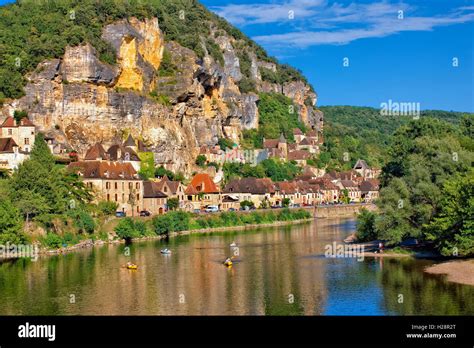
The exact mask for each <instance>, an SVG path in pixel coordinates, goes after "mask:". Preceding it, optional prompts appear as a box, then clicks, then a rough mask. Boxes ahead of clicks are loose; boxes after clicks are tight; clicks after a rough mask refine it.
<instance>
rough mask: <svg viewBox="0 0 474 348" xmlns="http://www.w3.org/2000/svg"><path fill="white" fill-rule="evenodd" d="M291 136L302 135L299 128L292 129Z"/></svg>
mask: <svg viewBox="0 0 474 348" xmlns="http://www.w3.org/2000/svg"><path fill="white" fill-rule="evenodd" d="M293 135H303V132H302V131H301V129H299V128H294V129H293Z"/></svg>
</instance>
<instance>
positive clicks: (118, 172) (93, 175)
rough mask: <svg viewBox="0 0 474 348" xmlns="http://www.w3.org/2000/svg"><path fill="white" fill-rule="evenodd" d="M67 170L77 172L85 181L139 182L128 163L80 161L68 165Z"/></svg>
mask: <svg viewBox="0 0 474 348" xmlns="http://www.w3.org/2000/svg"><path fill="white" fill-rule="evenodd" d="M68 169H70V170H72V171H75V172H78V173H79V174H80V175H82V176H83V177H84V178H86V179H106V180H139V176H138V174H137V172H136V171H135V169H134V168H133V166H132V165H131V164H130V163H120V162H111V161H82V162H73V163H71V164H69V166H68Z"/></svg>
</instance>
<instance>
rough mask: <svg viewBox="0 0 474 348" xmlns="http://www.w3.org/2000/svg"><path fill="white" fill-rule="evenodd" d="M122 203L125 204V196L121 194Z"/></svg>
mask: <svg viewBox="0 0 474 348" xmlns="http://www.w3.org/2000/svg"><path fill="white" fill-rule="evenodd" d="M122 203H125V194H124V193H122Z"/></svg>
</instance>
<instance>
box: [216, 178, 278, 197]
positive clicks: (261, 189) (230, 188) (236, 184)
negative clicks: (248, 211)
mask: <svg viewBox="0 0 474 348" xmlns="http://www.w3.org/2000/svg"><path fill="white" fill-rule="evenodd" d="M223 192H225V193H252V194H261V195H262V194H265V193H274V192H275V186H274V184H273V182H272V180H271V179H269V178H263V179H258V178H243V179H234V180H231V181H230V182H229V183H228V184H227V185H226V187H225V188H224V190H223Z"/></svg>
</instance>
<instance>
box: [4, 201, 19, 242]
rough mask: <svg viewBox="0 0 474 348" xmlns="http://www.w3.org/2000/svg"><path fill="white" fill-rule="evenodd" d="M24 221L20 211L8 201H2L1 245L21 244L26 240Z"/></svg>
mask: <svg viewBox="0 0 474 348" xmlns="http://www.w3.org/2000/svg"><path fill="white" fill-rule="evenodd" d="M22 229H23V221H22V219H21V217H20V214H19V212H18V210H17V209H16V208H15V206H14V205H13V204H12V203H11V202H10V201H9V200H8V199H3V198H2V199H1V200H0V244H2V245H5V244H6V243H7V242H9V243H11V244H20V243H22V242H23V241H24V240H25V236H24V235H23V233H22Z"/></svg>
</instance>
